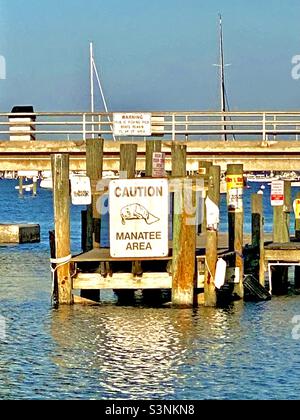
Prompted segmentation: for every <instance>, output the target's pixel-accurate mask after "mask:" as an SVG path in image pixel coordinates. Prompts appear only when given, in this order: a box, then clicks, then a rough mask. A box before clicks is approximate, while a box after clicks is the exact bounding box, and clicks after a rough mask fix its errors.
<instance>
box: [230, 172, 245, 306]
mask: <svg viewBox="0 0 300 420" xmlns="http://www.w3.org/2000/svg"><path fill="white" fill-rule="evenodd" d="M243 176H244V170H243V165H228V166H227V174H226V181H227V187H228V192H227V202H228V236H229V250H230V251H233V252H235V254H236V258H235V260H236V261H235V267H236V269H237V272H238V275H239V283H236V284H235V286H234V292H233V293H234V295H235V296H237V297H239V298H241V299H242V298H243V297H244V286H243V277H244V261H243V234H244V233H243V224H244V209H243V181H244V179H243Z"/></svg>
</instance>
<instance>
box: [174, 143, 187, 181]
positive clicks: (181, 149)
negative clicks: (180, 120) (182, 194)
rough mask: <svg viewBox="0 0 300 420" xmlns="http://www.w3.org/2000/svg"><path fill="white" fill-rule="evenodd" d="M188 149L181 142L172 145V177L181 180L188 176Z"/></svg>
mask: <svg viewBox="0 0 300 420" xmlns="http://www.w3.org/2000/svg"><path fill="white" fill-rule="evenodd" d="M186 156H187V147H186V146H185V145H183V144H181V143H179V142H173V143H172V176H173V178H176V177H178V178H180V177H185V176H186Z"/></svg>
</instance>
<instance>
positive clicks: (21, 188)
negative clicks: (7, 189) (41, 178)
mask: <svg viewBox="0 0 300 420" xmlns="http://www.w3.org/2000/svg"><path fill="white" fill-rule="evenodd" d="M23 181H24V177H23V176H19V195H21V196H22V195H23V194H24V191H23Z"/></svg>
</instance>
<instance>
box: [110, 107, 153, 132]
mask: <svg viewBox="0 0 300 420" xmlns="http://www.w3.org/2000/svg"><path fill="white" fill-rule="evenodd" d="M151 117H152V115H151V114H149V113H126V112H125V113H115V114H114V135H115V136H121V137H122V136H142V137H150V136H151V135H152V127H151Z"/></svg>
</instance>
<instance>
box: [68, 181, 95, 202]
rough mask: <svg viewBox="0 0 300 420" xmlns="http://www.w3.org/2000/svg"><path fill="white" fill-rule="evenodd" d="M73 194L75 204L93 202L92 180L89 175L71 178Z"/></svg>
mask: <svg viewBox="0 0 300 420" xmlns="http://www.w3.org/2000/svg"><path fill="white" fill-rule="evenodd" d="M71 196H72V204H73V205H74V206H85V205H87V206H89V205H90V204H92V190H91V181H90V178H88V177H87V176H73V177H72V178H71Z"/></svg>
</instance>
